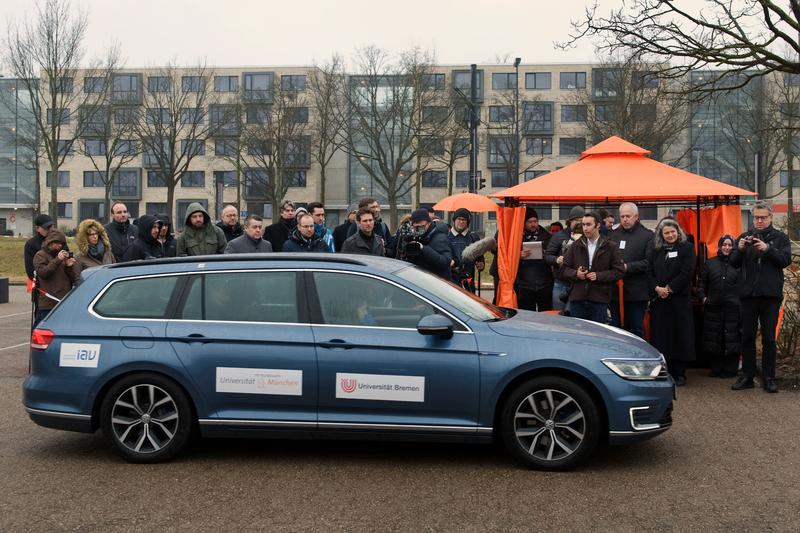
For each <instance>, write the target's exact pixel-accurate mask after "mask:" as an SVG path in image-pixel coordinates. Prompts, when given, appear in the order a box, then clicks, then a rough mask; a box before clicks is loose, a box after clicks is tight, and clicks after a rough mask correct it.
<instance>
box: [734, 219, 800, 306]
mask: <svg viewBox="0 0 800 533" xmlns="http://www.w3.org/2000/svg"><path fill="white" fill-rule="evenodd" d="M757 234H761V235H762V237H763V239H761V240H763V241H764V242H765V243H767V244H768V245H769V248H767V251H766V252H764V253H761V252H759V251H758V250H756V248H755V246H753V245H751V244H748V245H747V246H746V247H745V249H744V250H743V251H739V248H738V246H736V244H738V243H739V240H740V239H743V238H745V237H747V236H749V235H757ZM791 263H792V243H791V241H789V237H788V236H787V235H786V234H785V233H783V232H782V231H778V230H777V229H775V228H773V227H772V226H770V227H768V228H767V229H765V230H764V231H761V232H759V231H756V230H750V231H748V232H746V233H742V234H741V235H740V236H739V238H738V239H736V243H735V245H734V247H733V251H731V265H733V266H734V267H736V268H741V277H742V285H741V293H740V295H741V297H742V298H759V297H766V298H783V269H784V268H786V267H787V266H789V265H790V264H791Z"/></svg>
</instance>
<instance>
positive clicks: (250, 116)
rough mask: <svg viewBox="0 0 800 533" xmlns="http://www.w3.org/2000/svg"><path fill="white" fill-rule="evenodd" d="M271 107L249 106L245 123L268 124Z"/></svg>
mask: <svg viewBox="0 0 800 533" xmlns="http://www.w3.org/2000/svg"><path fill="white" fill-rule="evenodd" d="M269 114H270V107H269V106H265V105H249V106H247V108H246V111H245V121H246V122H247V123H248V124H268V123H269V118H270V117H269Z"/></svg>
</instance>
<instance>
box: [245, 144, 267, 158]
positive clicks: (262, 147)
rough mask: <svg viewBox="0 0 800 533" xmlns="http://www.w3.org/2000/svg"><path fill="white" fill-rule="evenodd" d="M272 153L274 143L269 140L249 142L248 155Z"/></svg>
mask: <svg viewBox="0 0 800 533" xmlns="http://www.w3.org/2000/svg"><path fill="white" fill-rule="evenodd" d="M271 154H272V143H270V142H269V141H250V142H248V143H247V155H257V156H267V155H271Z"/></svg>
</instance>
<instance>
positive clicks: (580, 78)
mask: <svg viewBox="0 0 800 533" xmlns="http://www.w3.org/2000/svg"><path fill="white" fill-rule="evenodd" d="M558 86H559V87H560V88H562V89H585V88H586V73H585V72H562V73H561V74H560V75H559V85H558Z"/></svg>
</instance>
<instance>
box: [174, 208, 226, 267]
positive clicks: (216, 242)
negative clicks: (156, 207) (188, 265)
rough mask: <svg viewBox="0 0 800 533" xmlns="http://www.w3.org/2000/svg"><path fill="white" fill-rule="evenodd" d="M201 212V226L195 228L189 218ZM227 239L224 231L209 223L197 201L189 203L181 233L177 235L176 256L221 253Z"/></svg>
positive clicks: (204, 211) (206, 215) (208, 217)
mask: <svg viewBox="0 0 800 533" xmlns="http://www.w3.org/2000/svg"><path fill="white" fill-rule="evenodd" d="M198 211H199V212H200V213H203V220H204V222H203V226H202V227H200V228H195V227H193V226H192V225H191V222H190V219H191V216H192V215H193V214H194V213H197V212H198ZM227 245H228V241H227V240H226V239H225V233H223V231H222V230H221V229H219V228H218V227H217V226H215V225H214V224H212V223H211V217H210V216H208V211H206V210H205V209H204V208H203V206H202V205H200V203H199V202H193V203H191V204H189V208H188V209H187V210H186V221H185V224H184V228H183V233H181V234H180V235H179V236H178V250H177V252H178V256H179V257H185V256H187V255H189V256H195V255H213V254H221V253H222V252H224V251H225V246H227Z"/></svg>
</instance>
